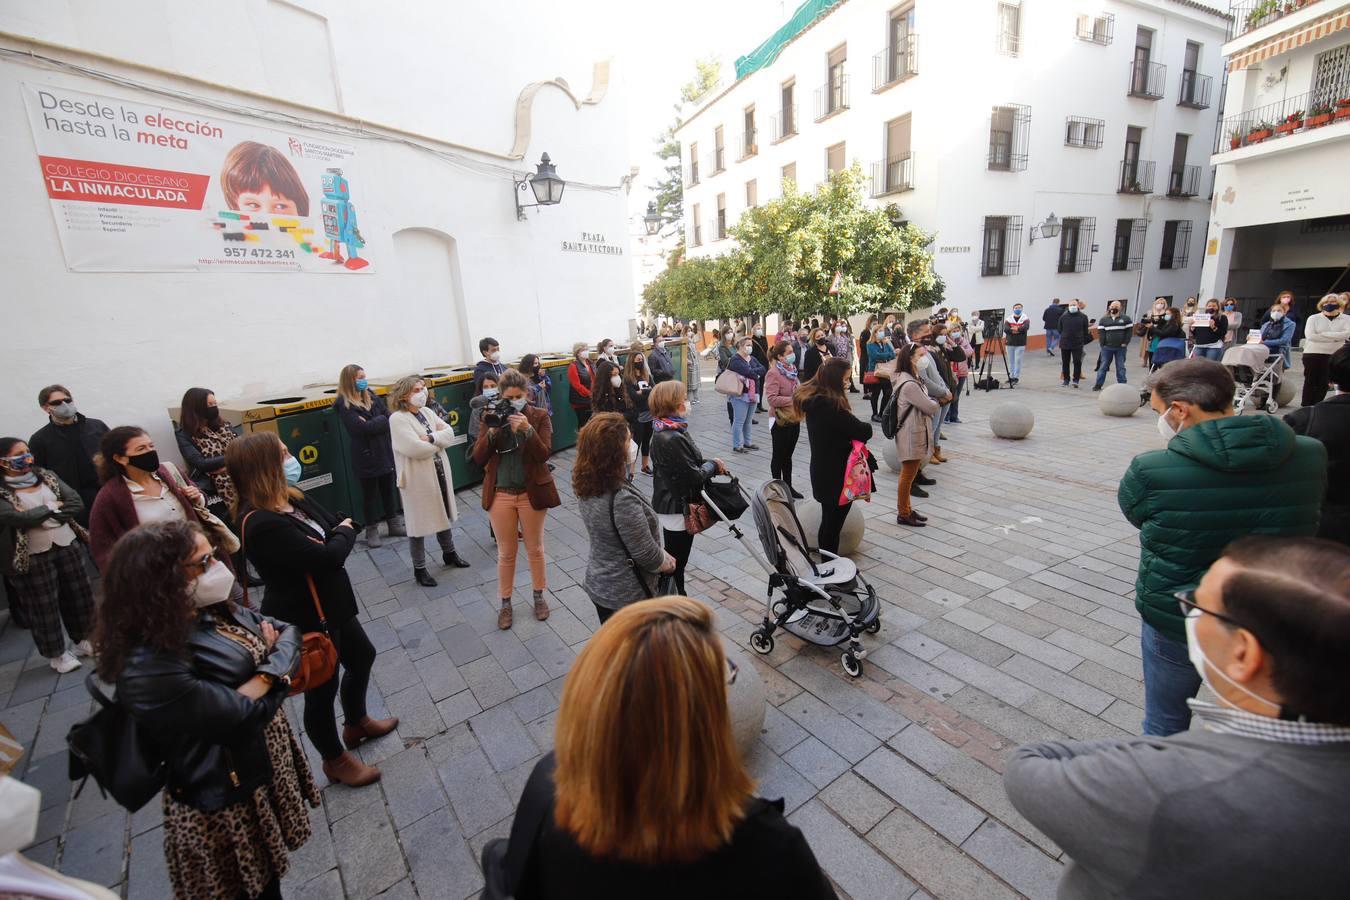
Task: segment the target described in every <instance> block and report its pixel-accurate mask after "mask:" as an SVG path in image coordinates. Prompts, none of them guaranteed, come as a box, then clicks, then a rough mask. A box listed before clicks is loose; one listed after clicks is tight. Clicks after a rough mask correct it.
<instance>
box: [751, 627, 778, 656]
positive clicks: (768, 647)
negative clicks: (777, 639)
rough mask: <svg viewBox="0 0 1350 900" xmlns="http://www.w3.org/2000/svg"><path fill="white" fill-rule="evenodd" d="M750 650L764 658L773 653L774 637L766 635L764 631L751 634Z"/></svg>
mask: <svg viewBox="0 0 1350 900" xmlns="http://www.w3.org/2000/svg"><path fill="white" fill-rule="evenodd" d="M750 649H751V650H753V651H755V652H756V653H758V654H760V655H762V656H767V655H768V654H770V653H772V652H773V635H771V634H765V633H764V632H762V631H752V632H750Z"/></svg>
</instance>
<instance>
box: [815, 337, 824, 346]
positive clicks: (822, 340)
mask: <svg viewBox="0 0 1350 900" xmlns="http://www.w3.org/2000/svg"><path fill="white" fill-rule="evenodd" d="M825 344H826V340H825V339H824V338H821V339H820V340H818V341H816V346H817V347H824V346H825Z"/></svg>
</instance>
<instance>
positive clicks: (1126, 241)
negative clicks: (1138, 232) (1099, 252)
mask: <svg viewBox="0 0 1350 900" xmlns="http://www.w3.org/2000/svg"><path fill="white" fill-rule="evenodd" d="M1133 232H1134V219H1116V236H1115V238H1114V239H1113V240H1112V241H1111V271H1112V272H1124V271H1125V270H1126V269H1127V268H1129V264H1130V235H1131V234H1132V233H1133Z"/></svg>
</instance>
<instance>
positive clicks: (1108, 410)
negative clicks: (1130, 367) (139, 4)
mask: <svg viewBox="0 0 1350 900" xmlns="http://www.w3.org/2000/svg"><path fill="white" fill-rule="evenodd" d="M1097 406H1098V407H1099V408H1100V409H1101V411H1102V414H1103V415H1107V416H1120V417H1121V418H1128V417H1130V416H1132V415H1134V414H1135V412H1137V411H1138V409H1139V388H1137V387H1134V386H1132V385H1128V384H1113V385H1111V386H1110V387H1107V388H1103V389H1102V393H1101V396H1100V397H1098V398H1097Z"/></svg>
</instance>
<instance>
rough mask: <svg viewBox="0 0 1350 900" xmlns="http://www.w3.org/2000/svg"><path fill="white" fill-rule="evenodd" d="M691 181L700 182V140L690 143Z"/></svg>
mask: <svg viewBox="0 0 1350 900" xmlns="http://www.w3.org/2000/svg"><path fill="white" fill-rule="evenodd" d="M689 183H690V184H698V141H694V142H693V143H691V144H690V145H689Z"/></svg>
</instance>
